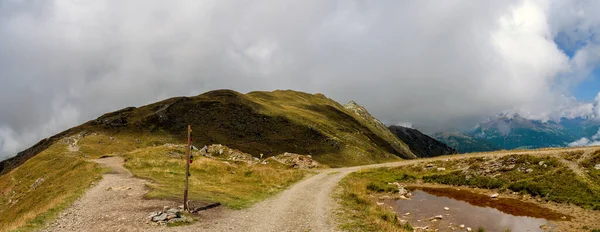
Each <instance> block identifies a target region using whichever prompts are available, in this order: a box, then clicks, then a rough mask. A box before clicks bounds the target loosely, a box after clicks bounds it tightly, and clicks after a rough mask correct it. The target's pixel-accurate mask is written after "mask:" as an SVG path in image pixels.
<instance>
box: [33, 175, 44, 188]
mask: <svg viewBox="0 0 600 232" xmlns="http://www.w3.org/2000/svg"><path fill="white" fill-rule="evenodd" d="M44 181H46V178H44V177H40V178H37V179H36V180H35V182H33V184H31V189H36V188H37V187H39V186H40V185H41V184H42V183H44Z"/></svg>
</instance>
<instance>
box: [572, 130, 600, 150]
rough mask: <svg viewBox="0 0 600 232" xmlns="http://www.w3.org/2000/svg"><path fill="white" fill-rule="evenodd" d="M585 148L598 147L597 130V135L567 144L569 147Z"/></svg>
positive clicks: (599, 139)
mask: <svg viewBox="0 0 600 232" xmlns="http://www.w3.org/2000/svg"><path fill="white" fill-rule="evenodd" d="M585 146H600V129H598V133H596V134H595V135H594V136H592V137H591V139H588V138H581V139H579V140H577V141H574V142H572V143H569V147H585Z"/></svg>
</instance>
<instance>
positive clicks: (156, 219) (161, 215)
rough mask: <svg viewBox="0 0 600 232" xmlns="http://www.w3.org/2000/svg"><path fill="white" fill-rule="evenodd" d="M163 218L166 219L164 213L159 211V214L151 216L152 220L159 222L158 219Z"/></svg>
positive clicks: (162, 219)
mask: <svg viewBox="0 0 600 232" xmlns="http://www.w3.org/2000/svg"><path fill="white" fill-rule="evenodd" d="M164 220H167V214H166V213H160V214H159V215H157V216H154V217H152V221H153V222H160V221H164Z"/></svg>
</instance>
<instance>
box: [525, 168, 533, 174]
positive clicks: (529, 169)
mask: <svg viewBox="0 0 600 232" xmlns="http://www.w3.org/2000/svg"><path fill="white" fill-rule="evenodd" d="M525 172H527V173H530V172H533V169H531V168H528V169H527V170H525Z"/></svg>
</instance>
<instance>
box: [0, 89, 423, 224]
mask: <svg viewBox="0 0 600 232" xmlns="http://www.w3.org/2000/svg"><path fill="white" fill-rule="evenodd" d="M188 124H191V125H192V128H193V140H194V142H193V143H194V144H195V145H196V146H203V145H205V144H223V145H226V146H228V147H231V148H234V149H237V150H240V151H242V152H246V153H249V154H251V155H253V156H255V157H258V156H259V155H260V154H264V156H265V158H266V157H269V156H274V155H278V154H281V153H284V152H293V153H298V154H305V155H312V157H313V158H314V159H315V160H317V161H319V162H321V163H323V164H326V165H328V166H332V167H337V166H350V165H359V164H368V163H376V162H383V161H389V160H397V159H399V158H414V157H415V156H414V154H412V153H411V152H410V150H409V149H408V147H407V146H406V144H404V143H403V142H402V141H400V140H398V139H397V138H395V137H393V136H390V135H391V134H390V132H389V131H388V130H387V129H385V130H383V129H382V128H380V127H377V126H376V124H374V121H373V120H369V119H365V118H363V117H361V115H358V114H355V113H354V112H352V111H349V110H347V109H346V108H344V106H342V105H340V104H338V103H337V102H335V101H333V100H331V99H328V98H327V97H325V96H324V95H322V94H315V95H313V94H306V93H301V92H295V91H274V92H252V93H248V94H240V93H237V92H234V91H230V90H218V91H211V92H207V93H205V94H202V95H199V96H195V97H177V98H171V99H167V100H164V101H161V102H157V103H154V104H150V105H146V106H142V107H139V108H135V107H129V108H125V109H122V110H119V111H115V112H112V113H107V114H105V115H102V116H100V117H99V118H97V119H95V120H92V121H89V122H87V123H84V124H82V125H80V126H77V127H74V128H71V129H69V130H67V131H65V132H63V133H60V134H58V135H56V136H53V137H51V138H49V139H44V140H42V141H41V142H40V143H38V144H36V145H35V146H34V147H32V148H30V149H28V150H26V151H24V152H22V153H20V155H18V156H17V157H15V158H13V159H11V160H9V161H5V162H1V163H0V168H1V170H0V173H2V174H1V176H0V187H1V189H2V192H0V228H13V229H14V228H25V229H27V228H36V227H39V226H40V225H43V223H44V222H46V221H48V220H49V219H51V218H52V217H53V216H54V215H56V213H57V212H59V211H60V210H61V209H64V208H65V207H68V205H70V204H71V203H72V202H73V201H74V200H75V199H76V198H77V197H79V196H80V195H81V194H82V193H83V192H84V191H85V189H87V188H88V187H89V186H90V185H92V184H93V182H94V181H96V180H98V178H99V177H100V176H101V174H102V173H103V172H104V171H105V170H103V169H102V168H100V167H99V166H98V165H97V164H95V163H93V162H91V161H90V159H95V158H99V157H101V156H106V155H109V156H123V157H125V158H126V160H127V162H126V164H125V165H126V167H128V168H130V169H132V170H133V172H134V174H135V175H138V176H141V177H145V178H149V179H151V180H153V181H154V182H155V183H156V186H154V188H153V189H155V190H157V189H158V190H157V191H153V192H152V193H151V194H150V195H149V196H150V197H164V198H172V197H176V196H178V195H177V194H179V191H176V190H172V189H169V188H172V187H173V186H178V184H173V185H167V184H165V183H166V182H164V180H165V178H174V177H177V176H181V175H183V174H182V173H179V172H173V171H166V170H162V171H161V170H159V169H160V167H159V168H158V169H157V168H153V166H152V165H149V164H154V165H156V164H161V165H163V166H164V165H166V166H164V167H165V168H169V167H171V166H172V165H173V164H176V163H181V162H182V161H181V159H182V158H181V157H176V158H173V157H171V158H168V157H167V158H165V157H164V156H165V155H168V154H165V150H164V149H162V148H160V146H161V145H164V144H169V143H173V144H181V143H184V142H185V140H186V136H187V135H186V128H187V125H188ZM203 163H205V164H206V165H212V166H211V168H213V169H215V168H216V169H218V168H223V167H224V165H223V164H221V163H220V162H209V161H207V162H203ZM169 165H171V166H169ZM213 166H214V167H213ZM161 167H162V166H161ZM240 168H241V169H244V170H243V171H242V170H241V169H240V170H237V169H236V170H233V171H232V172H230V171H227V173H241V174H240V175H242V174H243V175H244V176H243V177H236V176H235V175H234V176H231V177H230V178H222V179H219V182H217V183H204V182H200V183H202V184H203V185H204V184H206V185H226V186H227V185H231V184H235V183H233V182H232V183H229V182H228V181H230V182H231V181H234V182H235V180H239V179H240V178H242V179H244V178H246V179H248V180H249V182H252V183H254V182H257V183H262V184H257V185H256V186H255V187H253V188H252V189H247V190H244V191H245V192H252V193H253V194H252V197H249V198H248V199H245V198H244V197H240V196H239V195H236V194H239V193H238V192H226V191H225V192H222V193H219V194H221V195H220V198H219V199H217V200H220V201H223V202H225V203H226V204H225V205H228V206H231V207H242V206H247V205H248V202H253V201H256V200H257V199H260V198H264V197H266V196H268V195H269V194H273V193H274V191H273V190H274V189H281V188H283V187H284V186H286V185H288V184H290V183H291V182H293V181H295V180H298V179H299V178H298V177H299V175H298V174H297V173H293V172H288V171H276V168H274V169H273V170H271V169H265V168H262V169H255V168H250V167H245V166H244V165H241V166H240ZM209 169H210V168H209ZM202 170H203V169H202V168H200V169H198V172H201V173H205V174H206V175H209V174H210V173H211V172H206V171H205V170H204V171H202ZM268 172H271V173H274V175H277V176H279V177H278V178H263V177H259V178H257V177H255V176H254V174H252V173H255V174H256V175H268V174H266V173H268ZM246 173H250V174H248V175H250V176H245V175H246ZM277 173H280V174H281V175H280V174H277ZM282 174H285V175H282ZM286 176H287V177H286ZM198 177H199V179H201V180H206V179H209V178H204V177H202V176H198ZM288 177H289V178H288ZM265 180H267V181H269V182H268V183H263V182H264V181H265ZM279 182H281V183H279ZM173 188H174V187H173ZM178 189H179V188H178ZM216 189H219V188H218V186H217V188H216ZM223 189H225V188H223ZM227 189H229V188H227ZM191 194H192V196H191V198H192V199H197V200H209V201H210V200H214V199H210V197H208V196H209V195H210V194H208V193H206V192H192V193H191ZM231 199H233V200H231ZM228 200H231V202H230V203H229V204H227V201H228ZM22 226H26V227H22Z"/></svg>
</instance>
